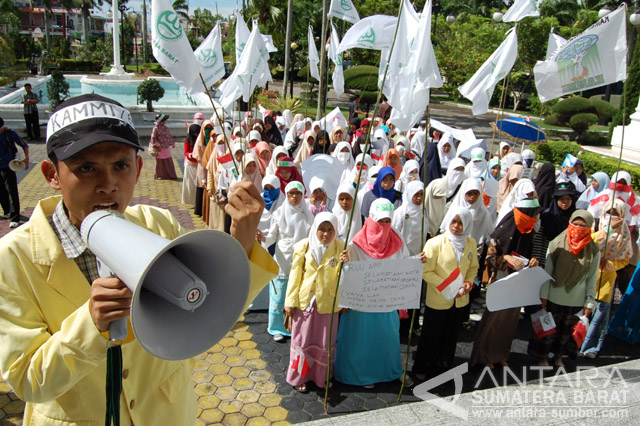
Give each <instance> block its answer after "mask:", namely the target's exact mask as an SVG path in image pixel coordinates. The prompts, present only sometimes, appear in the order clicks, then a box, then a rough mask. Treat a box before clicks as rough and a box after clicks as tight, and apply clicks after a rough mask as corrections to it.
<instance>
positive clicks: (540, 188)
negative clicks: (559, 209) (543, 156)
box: [534, 163, 556, 211]
mask: <svg viewBox="0 0 640 426" xmlns="http://www.w3.org/2000/svg"><path fill="white" fill-rule="evenodd" d="M534 184H535V186H536V193H538V201H539V202H540V208H542V210H543V211H544V210H546V209H547V208H548V207H549V206H550V205H551V199H552V198H553V191H554V189H555V185H556V167H555V166H554V165H553V164H551V163H545V164H543V165H542V167H541V168H540V171H539V172H538V176H537V177H536V180H535V182H534Z"/></svg>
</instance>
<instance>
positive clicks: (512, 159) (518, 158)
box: [504, 152, 525, 170]
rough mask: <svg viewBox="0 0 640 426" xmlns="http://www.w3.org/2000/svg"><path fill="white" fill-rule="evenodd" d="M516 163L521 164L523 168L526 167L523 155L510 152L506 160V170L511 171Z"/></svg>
mask: <svg viewBox="0 0 640 426" xmlns="http://www.w3.org/2000/svg"><path fill="white" fill-rule="evenodd" d="M516 163H520V164H521V165H522V167H525V165H524V160H523V159H522V155H520V154H518V153H517V152H510V153H509V154H507V156H506V158H505V159H504V167H505V169H506V170H509V169H510V168H511V166H513V165H514V164H516Z"/></svg>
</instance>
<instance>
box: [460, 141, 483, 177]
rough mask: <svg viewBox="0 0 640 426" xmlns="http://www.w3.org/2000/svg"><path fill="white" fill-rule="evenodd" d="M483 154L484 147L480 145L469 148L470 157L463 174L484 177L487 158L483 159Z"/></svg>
mask: <svg viewBox="0 0 640 426" xmlns="http://www.w3.org/2000/svg"><path fill="white" fill-rule="evenodd" d="M484 154H485V151H484V149H483V148H480V147H477V148H473V149H472V150H471V159H470V160H469V163H468V164H467V165H466V166H465V168H464V174H465V176H466V177H467V178H475V179H484V178H485V176H486V174H487V160H485V158H484Z"/></svg>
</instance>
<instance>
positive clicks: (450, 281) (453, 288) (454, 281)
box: [437, 268, 464, 300]
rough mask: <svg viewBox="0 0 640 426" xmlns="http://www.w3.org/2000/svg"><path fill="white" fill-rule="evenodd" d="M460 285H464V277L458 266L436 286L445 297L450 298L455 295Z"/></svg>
mask: <svg viewBox="0 0 640 426" xmlns="http://www.w3.org/2000/svg"><path fill="white" fill-rule="evenodd" d="M462 287H464V279H463V278H462V274H461V273H460V268H456V269H454V271H453V272H452V273H451V275H449V276H448V277H447V279H445V280H444V281H442V284H440V285H439V286H438V287H437V288H438V291H439V292H440V293H441V294H442V295H443V296H444V298H445V299H447V300H451V299H453V298H454V297H456V295H457V294H458V292H459V291H460V289H461V288H462Z"/></svg>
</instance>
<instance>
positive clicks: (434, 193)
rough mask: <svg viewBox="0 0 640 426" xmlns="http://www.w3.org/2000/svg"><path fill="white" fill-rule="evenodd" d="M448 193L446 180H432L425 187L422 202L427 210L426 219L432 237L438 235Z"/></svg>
mask: <svg viewBox="0 0 640 426" xmlns="http://www.w3.org/2000/svg"><path fill="white" fill-rule="evenodd" d="M448 193H449V183H448V182H447V178H440V179H434V180H432V181H431V183H429V185H428V186H427V192H426V194H425V197H424V202H425V204H426V209H427V218H428V219H429V233H430V234H431V235H433V236H436V235H438V231H439V229H440V223H441V222H442V219H443V218H444V215H445V213H446V205H447V194H448ZM435 197H440V198H435Z"/></svg>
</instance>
